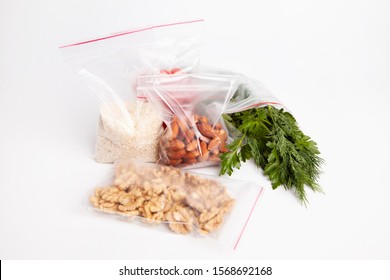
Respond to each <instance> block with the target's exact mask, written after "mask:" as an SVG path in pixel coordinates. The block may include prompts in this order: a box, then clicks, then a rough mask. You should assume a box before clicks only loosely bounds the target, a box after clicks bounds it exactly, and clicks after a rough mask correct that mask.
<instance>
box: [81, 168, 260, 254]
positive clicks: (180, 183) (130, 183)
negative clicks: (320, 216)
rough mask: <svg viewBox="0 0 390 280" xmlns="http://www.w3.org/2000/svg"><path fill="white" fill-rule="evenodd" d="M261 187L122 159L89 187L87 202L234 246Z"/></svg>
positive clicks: (132, 218)
mask: <svg viewBox="0 0 390 280" xmlns="http://www.w3.org/2000/svg"><path fill="white" fill-rule="evenodd" d="M262 192H263V188H262V187H259V186H258V185H256V184H255V183H253V182H245V181H238V180H232V179H228V178H223V177H219V176H212V175H205V174H198V173H194V172H188V171H184V170H180V169H177V168H173V167H169V166H164V165H159V164H155V163H146V162H139V161H134V160H125V161H119V162H117V163H116V164H115V171H114V176H113V177H111V178H109V179H108V180H106V182H103V183H102V184H101V185H100V186H99V187H98V188H96V189H95V190H94V192H93V193H92V194H91V196H90V204H89V205H90V206H89V207H88V208H89V209H91V210H96V211H97V212H98V213H104V214H109V215H114V216H116V217H118V218H121V219H122V220H124V221H129V222H130V221H134V222H143V224H145V225H149V226H153V227H157V228H159V229H160V230H165V231H168V232H173V233H176V234H184V235H188V234H190V235H192V236H203V237H205V236H208V237H210V238H212V239H214V240H216V241H217V242H218V243H220V244H223V245H225V246H228V247H230V248H234V249H236V248H237V245H238V243H239V241H240V239H241V237H242V235H243V233H244V230H245V227H246V225H247V223H248V221H249V219H250V217H251V215H252V212H253V209H254V207H255V205H256V204H257V201H258V199H259V197H260V195H261V193H262ZM156 225H160V226H156ZM163 225H164V226H163Z"/></svg>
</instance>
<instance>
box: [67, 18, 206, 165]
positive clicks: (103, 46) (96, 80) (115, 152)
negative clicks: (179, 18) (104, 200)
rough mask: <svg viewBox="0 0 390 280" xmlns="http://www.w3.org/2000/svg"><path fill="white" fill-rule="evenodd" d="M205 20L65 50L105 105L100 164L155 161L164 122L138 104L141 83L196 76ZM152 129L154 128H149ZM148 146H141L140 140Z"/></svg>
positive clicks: (138, 31)
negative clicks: (156, 77) (171, 73)
mask: <svg viewBox="0 0 390 280" xmlns="http://www.w3.org/2000/svg"><path fill="white" fill-rule="evenodd" d="M202 22H203V20H195V21H187V22H178V23H172V24H164V25H157V26H151V27H146V28H141V29H134V30H130V31H126V32H121V33H116V34H111V35H109V36H105V37H101V38H97V39H92V40H88V41H84V42H79V43H74V44H70V45H65V46H62V47H60V49H61V51H62V53H63V55H64V58H65V60H66V61H67V62H68V63H69V65H70V66H71V67H72V68H73V69H74V70H75V71H76V72H77V73H78V74H79V75H80V76H81V77H82V78H83V80H84V81H85V82H86V84H87V85H88V86H89V87H90V88H92V90H93V92H94V93H95V95H96V96H97V97H98V98H99V99H100V100H101V101H102V103H103V104H102V107H101V116H100V121H99V126H98V135H97V142H96V154H95V159H96V160H97V161H98V162H114V161H115V160H118V159H121V158H127V157H135V158H139V159H142V160H146V161H155V160H156V155H157V142H158V137H157V136H158V134H159V129H160V127H161V120H159V118H158V115H157V113H156V112H155V111H154V110H153V107H151V106H148V105H145V104H142V106H141V108H139V107H138V105H139V103H138V104H137V102H136V77H137V76H138V75H140V74H156V73H160V72H161V71H165V70H166V69H168V70H171V69H178V68H180V69H181V71H185V72H187V71H190V70H192V69H194V67H196V65H197V64H198V59H199V52H200V48H201V34H202V32H201V31H202V30H201V29H202ZM149 123H150V125H149ZM140 139H141V140H146V141H145V143H143V144H141V143H139V140H140Z"/></svg>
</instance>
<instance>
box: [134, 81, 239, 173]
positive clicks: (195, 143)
mask: <svg viewBox="0 0 390 280" xmlns="http://www.w3.org/2000/svg"><path fill="white" fill-rule="evenodd" d="M238 84H239V76H236V75H202V74H176V75H153V76H150V75H148V76H140V77H138V87H137V94H138V98H139V99H144V100H145V99H147V100H148V101H145V102H150V103H152V104H153V105H154V106H155V108H156V110H157V111H158V112H159V113H160V115H161V116H162V121H163V122H164V123H165V125H166V128H165V130H164V132H163V134H162V136H161V138H160V144H159V151H158V163H161V164H166V165H172V166H178V167H186V166H190V167H204V166H209V165H216V164H219V161H220V159H219V155H220V154H221V153H224V152H227V151H228V150H227V148H226V144H227V142H228V132H227V129H226V127H225V124H224V122H223V120H222V113H223V112H224V110H225V108H226V106H227V105H228V102H229V100H230V99H231V97H232V95H233V94H234V92H235V91H236V89H237V87H238Z"/></svg>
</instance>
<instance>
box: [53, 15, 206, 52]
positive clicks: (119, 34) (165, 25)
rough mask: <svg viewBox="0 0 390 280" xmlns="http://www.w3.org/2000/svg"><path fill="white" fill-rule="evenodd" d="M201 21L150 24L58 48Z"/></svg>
mask: <svg viewBox="0 0 390 280" xmlns="http://www.w3.org/2000/svg"><path fill="white" fill-rule="evenodd" d="M202 21H204V19H197V20H191V21H181V22H175V23H168V24H160V25H154V26H150V27H146V28H141V29H137V30H132V31H126V32H122V33H118V34H113V35H110V36H105V37H101V38H97V39H92V40H88V41H83V42H78V43H73V44H69V45H63V46H60V47H59V48H60V49H63V48H69V47H74V46H79V45H84V44H89V43H93V42H97V41H102V40H107V39H111V38H115V37H120V36H124V35H128V34H132V33H137V32H142V31H146V30H150V29H154V28H161V27H168V26H174V25H179V24H188V23H195V22H202Z"/></svg>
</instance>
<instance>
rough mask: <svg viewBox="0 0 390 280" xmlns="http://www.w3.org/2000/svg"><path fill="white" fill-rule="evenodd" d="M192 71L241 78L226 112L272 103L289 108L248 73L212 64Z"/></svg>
mask: <svg viewBox="0 0 390 280" xmlns="http://www.w3.org/2000/svg"><path fill="white" fill-rule="evenodd" d="M191 73H202V75H205V76H206V75H212V76H222V77H223V76H227V75H230V76H232V75H233V76H235V77H237V79H238V80H239V82H238V83H237V85H238V86H237V88H236V89H235V92H234V94H233V96H232V97H231V99H230V100H229V102H228V103H227V104H226V106H225V109H224V112H223V113H224V114H232V113H236V112H241V111H245V110H248V109H251V108H256V107H262V106H267V105H272V106H275V107H278V108H284V109H287V108H286V107H285V106H284V105H283V104H282V103H281V102H280V100H279V99H278V98H276V96H275V95H273V94H272V93H271V92H270V91H269V90H268V89H267V88H266V87H265V86H264V85H263V84H262V83H261V82H259V81H258V80H256V79H253V78H251V77H248V76H246V75H243V74H240V73H237V72H234V71H230V70H226V69H221V68H217V67H212V66H205V65H200V66H199V67H197V68H196V69H193V71H191Z"/></svg>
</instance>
